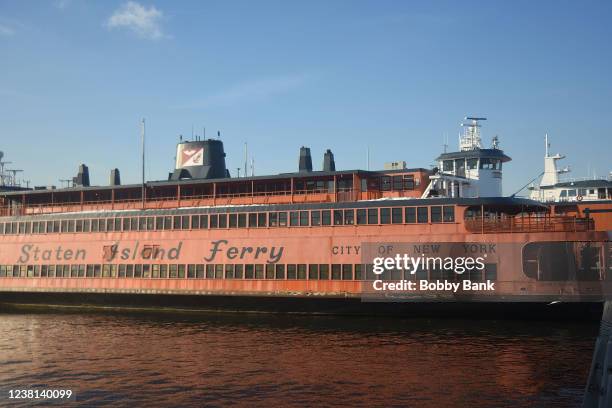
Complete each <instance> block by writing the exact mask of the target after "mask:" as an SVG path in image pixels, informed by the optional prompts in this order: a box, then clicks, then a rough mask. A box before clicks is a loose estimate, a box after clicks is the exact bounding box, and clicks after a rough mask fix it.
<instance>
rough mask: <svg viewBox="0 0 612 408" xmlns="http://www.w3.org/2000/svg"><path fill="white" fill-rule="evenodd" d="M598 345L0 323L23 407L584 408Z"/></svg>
mask: <svg viewBox="0 0 612 408" xmlns="http://www.w3.org/2000/svg"><path fill="white" fill-rule="evenodd" d="M596 335H597V323H596V322H595V323H584V324H582V323H576V322H573V323H558V322H556V323H550V322H507V321H458V320H417V319H388V320H386V319H373V318H339V317H338V318H330V317H288V316H253V315H205V316H202V315H200V316H185V315H154V314H142V315H126V314H62V313H41V314H30V313H27V314H26V313H2V314H0V390H2V395H0V405H2V406H5V405H9V402H10V405H11V406H14V405H15V404H14V402H16V401H15V400H12V401H8V400H7V399H6V397H7V390H8V389H9V388H64V389H66V388H70V389H72V390H74V392H75V393H76V396H77V402H79V403H82V404H87V405H89V406H91V405H111V406H126V405H128V404H137V406H141V405H147V406H167V405H172V406H195V405H200V406H201V405H213V406H228V405H236V404H240V405H246V406H271V405H272V406H296V405H308V406H313V405H317V406H321V405H323V406H329V405H366V406H393V405H395V406H406V405H408V406H424V407H440V406H465V407H492V406H494V407H517V406H536V407H539V406H542V407H545V406H554V407H575V406H578V405H579V404H580V401H581V398H582V393H583V388H584V383H585V381H586V377H587V373H588V369H589V364H590V361H591V354H592V350H593V346H594V341H595V337H596ZM21 404H22V405H21V406H28V405H31V401H29V402H26V401H21ZM65 404H66V402H65V401H64V402H63V403H62V405H65ZM72 404H74V403H72ZM17 405H18V406H19V404H17Z"/></svg>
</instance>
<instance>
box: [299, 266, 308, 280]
mask: <svg viewBox="0 0 612 408" xmlns="http://www.w3.org/2000/svg"><path fill="white" fill-rule="evenodd" d="M297 278H298V279H306V264H298V266H297Z"/></svg>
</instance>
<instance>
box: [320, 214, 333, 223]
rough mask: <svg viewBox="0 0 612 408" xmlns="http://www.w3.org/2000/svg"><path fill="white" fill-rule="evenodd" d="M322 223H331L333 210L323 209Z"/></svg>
mask: <svg viewBox="0 0 612 408" xmlns="http://www.w3.org/2000/svg"><path fill="white" fill-rule="evenodd" d="M321 225H331V211H330V210H322V211H321Z"/></svg>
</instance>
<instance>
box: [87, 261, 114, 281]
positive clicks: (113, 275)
mask: <svg viewBox="0 0 612 408" xmlns="http://www.w3.org/2000/svg"><path fill="white" fill-rule="evenodd" d="M85 267H86V265H83V264H81V265H79V278H83V277H84V276H85ZM113 276H115V275H113Z"/></svg>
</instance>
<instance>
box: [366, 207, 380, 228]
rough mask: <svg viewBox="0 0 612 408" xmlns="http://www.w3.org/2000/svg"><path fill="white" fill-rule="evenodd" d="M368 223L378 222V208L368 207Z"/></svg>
mask: <svg viewBox="0 0 612 408" xmlns="http://www.w3.org/2000/svg"><path fill="white" fill-rule="evenodd" d="M368 224H378V208H368Z"/></svg>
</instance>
